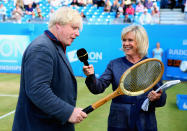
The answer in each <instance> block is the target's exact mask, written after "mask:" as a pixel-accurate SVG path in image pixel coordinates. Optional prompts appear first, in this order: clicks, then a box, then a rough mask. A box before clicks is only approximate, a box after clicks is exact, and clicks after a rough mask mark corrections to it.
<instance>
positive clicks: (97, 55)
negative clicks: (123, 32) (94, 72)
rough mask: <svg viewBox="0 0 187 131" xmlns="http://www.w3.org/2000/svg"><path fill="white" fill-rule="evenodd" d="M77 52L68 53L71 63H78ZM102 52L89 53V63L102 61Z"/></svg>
mask: <svg viewBox="0 0 187 131" xmlns="http://www.w3.org/2000/svg"><path fill="white" fill-rule="evenodd" d="M76 53H77V50H73V51H69V52H68V53H67V55H68V59H69V61H70V62H76V61H78V58H77V54H76ZM102 56H103V55H102V52H88V61H89V62H98V60H102V58H103V57H102Z"/></svg>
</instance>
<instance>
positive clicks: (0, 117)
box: [0, 110, 15, 120]
mask: <svg viewBox="0 0 187 131" xmlns="http://www.w3.org/2000/svg"><path fill="white" fill-rule="evenodd" d="M14 112H15V110H13V111H11V112H9V113H7V114H5V115H2V116H0V120H1V119H3V118H4V117H7V116H9V115H11V114H13V113H14Z"/></svg>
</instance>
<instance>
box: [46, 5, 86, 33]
mask: <svg viewBox="0 0 187 131" xmlns="http://www.w3.org/2000/svg"><path fill="white" fill-rule="evenodd" d="M55 24H60V25H66V24H79V29H80V30H82V27H83V22H82V17H81V15H80V14H79V12H78V11H77V10H74V9H72V8H71V7H61V8H59V9H58V10H56V11H55V12H54V14H53V15H52V16H51V17H50V20H49V24H48V28H49V29H50V28H51V27H53V26H54V25H55Z"/></svg>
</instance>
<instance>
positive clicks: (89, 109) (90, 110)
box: [82, 105, 94, 114]
mask: <svg viewBox="0 0 187 131" xmlns="http://www.w3.org/2000/svg"><path fill="white" fill-rule="evenodd" d="M93 110H94V108H93V107H92V106H91V105H90V106H88V107H86V108H84V109H83V110H82V111H84V112H85V113H86V114H89V113H90V112H92V111H93Z"/></svg>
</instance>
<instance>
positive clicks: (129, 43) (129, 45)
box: [122, 32, 138, 56]
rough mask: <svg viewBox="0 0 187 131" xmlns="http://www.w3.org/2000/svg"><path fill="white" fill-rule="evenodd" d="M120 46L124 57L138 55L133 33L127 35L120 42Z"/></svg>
mask: <svg viewBox="0 0 187 131" xmlns="http://www.w3.org/2000/svg"><path fill="white" fill-rule="evenodd" d="M122 45H123V49H124V51H125V54H126V55H129V56H137V55H138V49H137V42H136V39H135V35H134V33H132V32H129V33H127V34H126V35H125V37H124V38H123V40H122Z"/></svg>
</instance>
